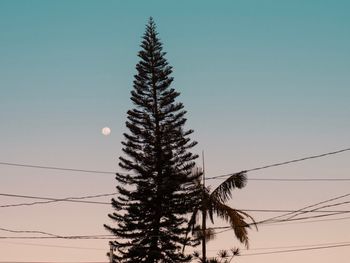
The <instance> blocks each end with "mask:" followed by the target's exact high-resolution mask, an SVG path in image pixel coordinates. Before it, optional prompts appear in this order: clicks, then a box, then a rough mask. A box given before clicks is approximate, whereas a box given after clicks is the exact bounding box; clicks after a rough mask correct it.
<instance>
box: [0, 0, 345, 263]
mask: <svg viewBox="0 0 350 263" xmlns="http://www.w3.org/2000/svg"><path fill="white" fill-rule="evenodd" d="M349 8H350V3H349V2H348V1H341V0H336V1H334V0H333V1H331V0H314V1H313V0H308V1H301V0H293V1H287V0H282V1H281V0H264V1H261V0H244V1H243V0H240V1H239V0H230V1H228V0H227V1H225V0H220V1H204V0H201V1H199V0H192V1H184V0H179V1H164V0H162V1H161V0H148V1H136V0H130V1H119V0H114V1H107V0H104V1H90V0H73V1H71V0H60V1H53V0H51V1H44V0H31V1H24V0H22V1H19V0H11V1H10V0H1V1H0V32H1V34H0V58H1V59H0V90H1V96H0V123H1V129H0V149H1V150H0V162H2V163H4V162H7V163H18V164H29V165H39V166H54V167H68V168H77V169H85V170H99V171H110V172H116V171H120V169H119V168H118V157H119V156H120V155H121V154H122V151H121V148H122V147H121V143H120V142H121V140H122V133H123V132H125V131H126V128H125V120H126V111H127V110H128V109H130V108H132V107H133V105H132V103H131V101H130V91H131V89H132V81H133V75H134V74H135V73H136V70H135V65H136V63H137V62H138V57H137V52H138V51H139V50H140V47H139V45H140V42H141V36H142V34H143V32H144V30H145V24H146V23H147V20H148V18H149V17H150V16H152V17H153V18H154V20H155V22H156V24H157V29H158V32H159V37H160V38H161V41H162V42H163V44H164V50H165V51H166V52H167V55H166V58H167V59H168V61H169V63H170V65H172V66H173V69H174V73H173V77H174V78H175V80H174V82H173V87H174V88H175V89H176V90H178V91H179V92H180V93H181V95H180V97H179V101H181V102H183V103H184V105H185V108H186V110H187V112H188V113H187V116H186V117H187V119H188V121H187V123H186V127H187V128H191V129H194V131H195V132H194V134H193V136H192V138H193V139H194V140H196V141H198V146H196V148H195V149H194V152H196V153H201V152H202V151H204V152H205V169H206V175H207V177H211V176H216V175H221V174H228V173H233V172H238V171H241V170H247V169H251V168H255V167H260V166H264V165H267V164H272V163H276V162H281V161H287V160H292V159H297V158H302V157H305V156H311V155H314V154H322V153H326V152H332V151H336V150H339V149H345V148H348V147H349V134H350V123H349V121H348V120H349V116H350V104H349V99H350V88H349V84H350V74H349V70H350V52H349V47H350V32H349V30H350V17H349V15H348V10H349ZM105 126H108V127H110V128H111V130H112V132H111V134H110V135H109V136H103V135H102V134H101V129H102V128H103V127H105ZM349 154H350V153H349V152H344V153H341V154H337V155H331V156H327V157H323V158H318V159H313V160H308V161H304V162H299V163H295V164H290V165H284V166H280V167H275V168H269V169H263V170H259V171H255V172H250V173H248V179H251V180H248V184H247V186H246V187H245V188H244V189H241V190H237V191H235V192H234V193H233V199H232V200H231V201H230V202H229V205H231V206H233V207H236V208H240V209H253V210H254V209H255V210H257V209H282V210H297V209H300V208H302V207H305V206H307V205H311V204H314V203H318V202H322V201H324V200H327V199H331V198H334V197H337V196H341V195H345V194H348V193H349V184H350V182H349V181H327V182H326V181H311V182H310V181H292V182H290V181H259V180H253V179H264V178H265V179H266V178H275V179H298V178H299V179H300V178H309V179H312V178H314V179H315V178H316V179H320V178H349V177H348V173H349V171H350V167H349ZM201 163H202V160H201V159H199V160H198V164H199V165H201ZM220 182H221V181H220V180H210V181H209V180H208V183H207V184H208V185H211V186H212V188H213V187H215V186H216V185H218V184H219V183H220ZM115 186H116V182H115V180H114V176H113V174H97V173H95V174H94V173H79V172H69V171H60V170H48V169H35V168H25V167H13V166H7V165H3V164H1V165H0V193H2V194H16V195H28V196H40V197H53V198H65V197H78V196H87V195H96V194H106V193H107V194H108V193H113V192H115ZM91 200H94V201H101V202H109V200H110V197H103V198H102V197H101V198H95V199H91ZM32 201H33V200H31V199H24V198H14V197H5V196H1V198H0V205H2V206H4V205H8V204H16V203H23V202H32ZM34 201H35V200H34ZM347 201H350V200H349V197H348V198H342V199H339V200H337V201H335V202H333V203H336V202H347ZM327 204H330V203H327ZM349 208H350V206H349V205H346V204H344V205H340V206H336V207H330V208H327V209H328V210H342V211H349ZM0 209H1V210H2V211H1V220H0V228H3V229H11V230H32V231H44V232H49V233H54V234H57V235H104V234H108V233H107V232H106V231H105V230H104V229H103V224H104V223H111V222H110V221H109V219H108V217H107V214H108V213H110V212H112V208H111V207H110V206H109V205H101V204H83V203H68V202H60V203H52V204H42V205H33V206H20V207H7V208H5V207H0ZM280 214H281V213H271V212H270V213H267V212H251V215H253V216H254V218H255V219H256V221H260V220H264V219H266V218H269V217H272V216H277V215H280ZM314 215H315V214H307V216H314ZM343 217H346V214H345V215H344V214H343V215H336V216H330V217H324V218H319V220H321V219H326V220H327V221H318V222H305V221H300V222H298V221H296V222H287V223H279V224H271V225H261V226H259V230H258V231H256V230H254V229H252V230H251V231H249V237H250V250H248V251H246V250H244V248H243V247H242V246H241V245H239V243H238V241H237V240H235V238H234V235H233V232H225V233H221V234H218V235H217V237H216V239H215V240H214V241H211V242H209V243H208V251H209V252H208V253H209V255H211V256H214V255H215V254H216V253H217V251H218V250H220V249H229V248H230V247H233V246H238V247H241V248H242V250H241V252H242V256H240V257H237V258H235V262H240V263H255V262H261V261H264V262H270V263H275V262H276V263H277V262H281V261H283V262H285V263H292V262H318V263H325V262H330V261H335V262H337V263H345V262H348V258H349V256H350V254H349V253H350V250H349V247H337V248H328V249H320V250H306V251H296V252H288V253H278V254H267V255H250V256H249V255H248V254H253V253H258V252H269V251H277V250H286V249H287V250H288V249H295V248H296V246H301V248H305V246H309V245H319V246H321V245H322V246H326V245H325V244H330V243H332V244H340V243H344V242H347V244H350V231H349V222H350V221H349V219H342V220H332V221H329V219H339V218H343ZM316 219H317V218H316ZM316 219H314V220H316ZM314 220H313V221H314ZM225 225H226V223H225V222H221V221H220V220H218V221H216V226H225ZM5 236H8V237H10V236H11V237H15V236H17V237H19V236H20V237H23V236H40V235H39V234H34V233H32V234H24V233H20V234H15V233H10V232H6V231H4V230H0V237H5ZM262 248H265V249H262ZM266 248H269V249H268V250H267V249H266ZM299 248H300V247H299ZM198 249H199V248H198ZM107 251H108V240H57V239H52V240H51V239H50V240H47V239H0V262H4V261H6V262H8V261H16V262H23V261H27V262H28V261H29V262H33V261H46V262H87V261H89V262H90V261H98V262H107V261H108V258H107V257H106V252H107ZM245 254H246V255H245Z"/></svg>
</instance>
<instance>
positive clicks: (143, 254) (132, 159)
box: [105, 18, 200, 263]
mask: <svg viewBox="0 0 350 263" xmlns="http://www.w3.org/2000/svg"><path fill="white" fill-rule="evenodd" d="M157 35H158V33H157V32H156V26H155V23H154V21H153V19H152V18H150V19H149V22H148V24H147V26H146V32H145V34H144V36H143V40H142V43H141V48H142V49H141V51H140V52H139V53H138V56H139V57H140V59H141V60H140V61H139V63H138V64H137V65H136V69H137V75H135V76H134V85H133V87H134V88H133V90H132V91H131V100H132V102H133V104H134V106H135V108H133V109H131V110H129V111H128V112H127V119H128V120H127V122H126V126H127V128H128V130H129V131H128V133H125V134H124V137H125V140H124V141H123V142H122V144H123V152H124V154H125V155H126V157H120V158H119V159H120V162H119V166H120V167H121V168H123V169H124V170H126V171H127V172H130V174H127V175H125V174H121V173H117V174H116V180H117V182H118V185H117V191H118V196H117V197H116V198H115V199H112V206H113V208H114V210H115V211H114V212H113V213H112V214H109V217H110V218H111V219H112V220H113V221H114V222H115V225H114V226H108V225H105V228H106V229H107V230H109V231H110V232H111V233H113V234H114V235H115V236H116V240H114V241H113V242H111V245H113V246H114V247H115V250H116V253H115V254H114V255H113V256H112V257H113V260H116V261H118V262H146V263H155V262H167V263H172V262H174V263H175V262H187V261H189V260H190V256H188V255H185V254H184V253H183V251H182V249H181V248H182V244H183V243H185V244H187V245H193V244H194V240H192V239H189V238H187V235H186V231H187V223H188V215H189V214H190V213H192V211H193V207H196V206H197V204H198V198H197V197H198V195H199V189H198V188H197V186H196V183H195V180H196V179H197V178H198V177H199V176H200V174H193V173H192V168H193V167H194V165H195V163H194V160H195V159H196V158H197V157H198V156H197V155H194V154H192V153H191V152H189V150H190V149H191V148H192V147H193V146H195V145H196V144H197V143H196V142H194V141H191V139H190V138H189V135H190V134H192V132H193V131H192V130H185V129H184V125H185V122H186V119H185V118H184V115H185V114H186V111H185V110H184V106H183V104H182V103H179V102H175V99H176V98H177V97H178V96H179V93H178V92H176V91H175V90H174V89H173V88H170V85H171V83H172V81H173V78H172V77H171V76H170V75H171V73H172V68H171V66H169V65H168V62H167V60H166V59H165V58H164V55H165V52H163V51H162V44H161V42H160V40H159V38H158V36H157Z"/></svg>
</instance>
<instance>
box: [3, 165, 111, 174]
mask: <svg viewBox="0 0 350 263" xmlns="http://www.w3.org/2000/svg"><path fill="white" fill-rule="evenodd" d="M0 165H7V166H15V167H26V168H37V169H47V170H59V171H69V172H82V173H94V174H115V172H109V171H99V170H86V169H76V168H65V167H56V166H42V165H32V164H22V163H8V162H0Z"/></svg>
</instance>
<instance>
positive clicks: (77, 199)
mask: <svg viewBox="0 0 350 263" xmlns="http://www.w3.org/2000/svg"><path fill="white" fill-rule="evenodd" d="M113 195H116V193H107V194H97V195H88V196H78V197H65V198H51V197H41V196H29V195H18V194H8V193H0V196H7V197H19V198H29V199H38V200H47V201H36V202H31V203H19V204H7V205H0V208H6V207H17V206H30V205H37V204H49V203H55V202H74V203H86V204H103V205H106V204H107V205H110V204H111V203H110V202H99V201H86V200H82V199H90V198H97V197H106V196H113Z"/></svg>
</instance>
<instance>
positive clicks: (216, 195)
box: [188, 171, 257, 262]
mask: <svg viewBox="0 0 350 263" xmlns="http://www.w3.org/2000/svg"><path fill="white" fill-rule="evenodd" d="M246 183H247V177H246V172H245V171H243V172H239V173H235V174H232V175H231V176H230V177H228V178H227V179H226V180H225V181H224V182H222V183H221V184H220V185H219V186H218V187H216V188H215V189H214V190H213V191H210V187H205V178H204V176H203V183H202V184H201V183H200V182H198V187H200V188H201V189H202V191H201V200H200V201H201V202H198V206H197V207H195V209H194V211H193V213H192V216H191V219H190V221H189V228H188V231H191V230H192V232H193V233H194V232H195V231H196V230H197V231H198V227H197V228H196V226H197V224H196V221H197V216H198V213H199V212H201V214H202V226H201V228H200V238H201V243H202V262H207V260H206V241H207V239H208V238H209V237H210V236H211V235H212V234H210V233H211V231H208V229H207V228H206V219H207V218H208V217H209V219H210V220H211V222H212V223H213V224H214V215H216V216H217V217H219V218H221V219H223V220H225V221H226V222H228V223H229V224H230V227H231V229H233V231H234V234H235V237H236V238H237V239H238V240H239V241H240V243H242V244H244V245H245V247H246V248H248V247H249V239H248V228H250V227H251V225H252V224H253V225H255V227H256V223H255V220H254V218H253V217H252V216H250V215H249V214H247V213H245V212H244V211H242V210H239V209H234V208H232V207H230V206H228V205H227V204H226V202H227V201H228V200H229V199H231V197H232V190H234V189H241V188H243V187H244V186H245V185H246ZM247 219H248V220H251V221H252V223H247V222H246V220H247ZM256 228H257V227H256Z"/></svg>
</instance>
